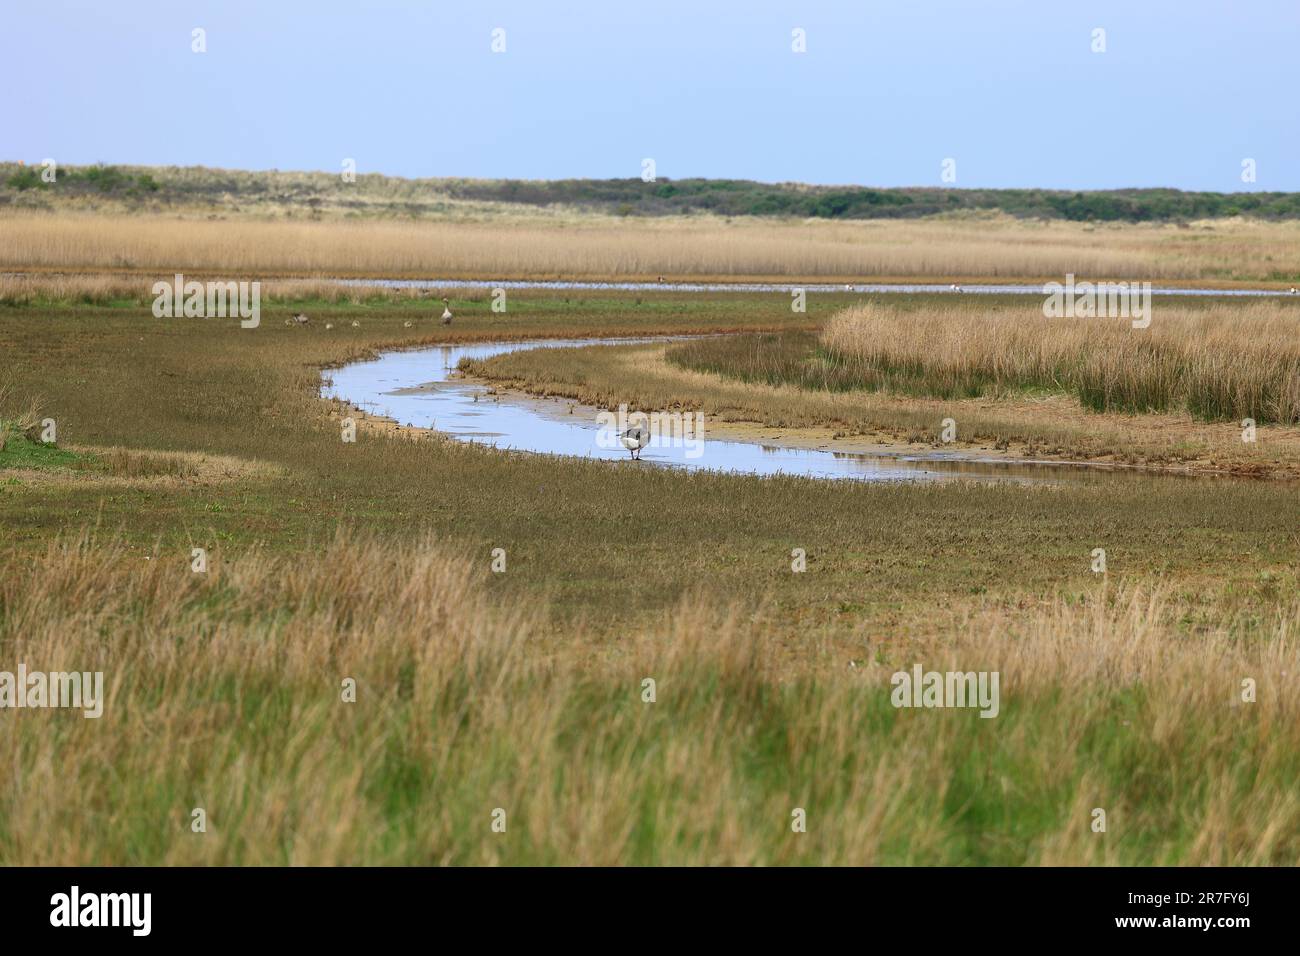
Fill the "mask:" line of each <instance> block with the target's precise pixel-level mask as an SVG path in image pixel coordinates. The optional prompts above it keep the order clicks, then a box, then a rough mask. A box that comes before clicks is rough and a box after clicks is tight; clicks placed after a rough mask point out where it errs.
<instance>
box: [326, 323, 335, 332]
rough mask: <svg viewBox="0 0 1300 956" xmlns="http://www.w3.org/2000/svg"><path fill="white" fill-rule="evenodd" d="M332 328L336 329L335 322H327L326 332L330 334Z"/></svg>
mask: <svg viewBox="0 0 1300 956" xmlns="http://www.w3.org/2000/svg"><path fill="white" fill-rule="evenodd" d="M332 328H334V323H333V322H326V323H325V331H326V332H328V331H329V330H330V329H332Z"/></svg>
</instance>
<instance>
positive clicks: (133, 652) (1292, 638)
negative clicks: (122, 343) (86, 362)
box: [0, 532, 1300, 865]
mask: <svg viewBox="0 0 1300 956" xmlns="http://www.w3.org/2000/svg"><path fill="white" fill-rule="evenodd" d="M0 566H2V567H3V573H0V609H3V610H2V611H0V654H2V656H3V662H4V666H5V667H10V668H11V667H16V665H17V663H18V662H20V661H21V662H25V663H26V664H27V665H28V667H29V668H32V669H44V670H58V669H68V670H72V669H76V670H103V671H104V672H105V683H106V687H107V688H108V693H107V698H108V699H107V703H106V705H105V708H104V716H103V717H102V718H101V719H99V720H85V719H83V718H82V717H81V716H80V715H79V714H73V713H69V712H64V711H32V710H28V711H21V712H14V711H9V712H4V713H0V720H4V721H7V722H9V723H8V727H7V729H6V732H5V733H4V734H0V761H3V763H4V766H6V767H7V768H9V772H8V773H6V775H5V776H4V779H3V781H2V782H0V857H2V858H3V859H4V860H5V861H6V862H9V863H16V864H67V865H86V864H106V863H116V864H123V863H168V864H192V863H206V864H230V863H252V864H258V863H262V864H266V863H293V864H341V863H448V862H458V863H538V862H543V863H557V862H562V863H575V862H576V863H627V862H639V863H649V862H669V863H796V862H814V861H815V862H822V863H886V862H906V863H922V862H966V863H969V862H979V861H980V860H983V861H986V862H1013V863H1017V862H1029V863H1135V862H1154V863H1181V864H1184V865H1190V864H1197V863H1219V864H1258V863H1295V862H1296V861H1297V859H1298V858H1300V840H1298V839H1297V834H1298V833H1300V802H1298V801H1297V797H1296V793H1295V790H1294V780H1295V776H1296V773H1297V770H1298V769H1300V767H1298V766H1297V765H1298V763H1300V757H1298V756H1297V755H1300V721H1297V719H1296V718H1297V716H1300V712H1298V711H1297V705H1296V699H1295V696H1294V695H1292V694H1289V693H1287V692H1286V683H1285V681H1286V678H1285V677H1284V676H1283V675H1285V674H1288V673H1290V674H1294V673H1295V668H1296V667H1297V666H1298V665H1300V659H1297V653H1296V638H1297V636H1300V605H1297V602H1296V601H1295V599H1294V598H1292V599H1290V600H1289V601H1279V602H1278V603H1277V604H1276V605H1275V606H1274V607H1272V608H1271V609H1269V610H1268V611H1267V613H1264V614H1256V615H1255V620H1254V621H1253V628H1252V633H1254V634H1255V637H1253V638H1251V639H1246V640H1243V639H1241V637H1240V636H1239V635H1240V633H1241V631H1240V630H1239V628H1240V626H1241V624H1242V622H1241V621H1240V620H1239V619H1237V618H1235V617H1233V618H1230V619H1229V618H1225V619H1223V620H1221V621H1218V622H1216V623H1215V624H1213V625H1211V626H1206V627H1203V628H1202V632H1201V633H1198V634H1195V635H1188V634H1185V633H1181V625H1180V623H1179V622H1180V619H1182V618H1183V617H1184V616H1185V608H1183V607H1182V606H1180V605H1179V603H1178V602H1177V601H1172V600H1171V599H1170V596H1169V595H1168V594H1167V593H1166V592H1163V591H1161V590H1159V589H1157V590H1155V591H1151V590H1148V589H1145V588H1140V587H1130V586H1119V587H1117V588H1116V589H1115V590H1113V591H1110V592H1108V591H1107V590H1106V589H1105V588H1101V589H1099V590H1097V591H1095V592H1093V594H1092V595H1091V596H1090V598H1089V599H1087V600H1086V601H1084V602H1082V603H1077V602H1076V603H1069V604H1066V603H1062V602H1059V601H1047V602H1040V603H1039V604H1038V605H1037V606H1035V607H1033V608H1031V609H1030V610H1028V611H1026V610H1023V609H1022V605H1023V602H1021V605H1020V606H1018V605H1017V604H1016V603H1015V602H1012V603H1011V604H993V603H990V604H985V605H973V606H971V607H969V608H968V609H967V610H965V611H959V612H958V613H955V614H954V615H953V617H952V623H951V627H952V634H951V637H950V638H949V639H946V640H943V641H936V642H935V643H934V644H930V645H927V644H916V645H908V644H906V643H896V642H890V643H889V644H882V645H881V646H880V651H879V653H878V655H877V656H876V659H875V660H874V661H867V662H863V664H862V666H860V667H858V668H847V667H845V665H844V662H843V660H842V659H836V658H835V657H834V655H833V654H831V653H830V652H829V651H828V650H827V649H826V648H819V647H805V648H802V650H801V653H800V654H798V655H797V657H796V658H793V660H794V663H791V662H792V657H791V655H790V654H789V653H788V652H787V651H786V650H785V649H781V648H778V646H777V643H776V642H774V641H772V640H771V639H770V638H769V637H768V635H767V634H766V633H765V631H764V627H763V623H762V616H761V611H760V612H759V614H758V615H757V616H756V615H755V614H754V613H753V612H746V613H745V614H744V615H741V614H738V613H737V612H736V611H735V610H734V609H727V608H722V607H717V606H714V605H711V604H710V603H708V602H707V601H704V600H702V599H699V598H694V599H689V598H688V599H687V600H685V601H684V602H683V603H682V604H681V605H680V606H678V607H677V608H676V609H675V610H674V611H673V612H672V613H669V614H667V615H665V616H664V617H663V618H662V619H656V620H648V621H646V623H645V625H644V627H643V629H642V630H640V631H639V632H633V633H629V634H628V635H626V639H625V640H622V641H620V642H617V643H616V644H609V643H605V642H590V641H586V640H584V639H583V635H582V633H578V634H575V635H571V636H569V637H567V638H566V639H565V640H564V641H562V642H557V641H555V640H553V639H547V638H545V637H543V636H542V635H543V633H544V626H543V619H544V609H540V608H539V607H538V606H537V605H536V602H529V603H527V604H522V603H521V604H518V605H513V606H511V605H503V604H502V603H501V602H500V601H497V600H494V599H493V597H492V592H493V589H492V586H491V584H492V582H491V580H490V578H491V575H489V574H487V573H486V572H485V571H484V569H483V568H482V567H481V563H478V564H473V565H471V563H470V562H468V561H466V560H464V559H462V558H461V557H460V556H459V555H457V554H456V553H455V552H452V551H448V550H446V549H445V547H443V546H441V545H440V544H439V543H438V542H437V541H435V540H432V539H425V540H421V541H414V542H408V543H402V544H394V543H392V542H386V541H383V540H380V539H375V538H363V537H355V536H352V535H350V534H348V533H346V532H344V533H341V534H340V535H339V536H338V537H337V538H336V539H335V540H333V541H329V542H326V543H324V544H323V545H322V546H320V547H318V548H308V549H307V550H306V551H304V552H301V553H296V554H289V555H277V556H272V555H269V554H267V553H265V552H261V551H257V550H254V551H249V552H244V553H242V554H238V555H234V554H232V555H229V556H227V555H223V554H221V553H220V552H215V553H214V554H213V555H212V566H211V570H210V571H209V573H208V574H207V575H198V574H193V573H191V572H190V570H189V566H188V554H172V553H159V552H156V551H155V552H154V553H152V554H148V555H146V554H142V553H140V552H139V551H132V550H130V549H128V548H126V547H124V546H123V545H122V544H120V543H118V542H115V541H113V540H102V539H97V538H96V537H94V536H93V535H87V534H83V535H82V536H81V537H79V538H76V539H72V540H65V541H62V542H57V543H52V544H51V545H50V546H49V548H48V550H47V551H46V552H45V553H44V554H43V555H41V556H38V557H37V558H36V559H35V560H31V559H30V558H28V557H24V558H21V559H19V558H15V557H13V556H7V557H5V558H3V559H0ZM485 578H486V579H488V580H484V579H485ZM913 662H921V663H923V665H924V666H925V667H926V668H928V669H940V670H943V669H948V668H950V667H951V668H957V669H962V670H999V671H1000V672H1001V673H1002V675H1003V684H1002V713H1001V714H1000V716H999V717H998V718H996V719H993V720H981V719H980V718H978V717H977V716H975V714H974V713H973V712H970V711H964V712H962V711H898V710H895V709H893V708H892V707H891V706H889V704H888V696H889V675H890V672H891V671H892V670H894V669H895V668H902V669H907V668H910V666H911V664H912V663H913ZM346 677H352V678H355V679H356V681H357V686H358V694H357V700H356V702H355V703H344V702H343V701H342V700H341V693H340V690H341V686H342V681H343V679H344V678H346ZM646 677H653V678H654V679H655V680H656V681H657V700H656V702H655V703H653V704H648V703H645V702H643V701H642V699H641V692H642V684H641V682H642V680H643V679H644V678H646ZM1244 677H1250V678H1252V679H1254V680H1256V681H1257V683H1258V701H1257V702H1256V703H1253V704H1242V703H1240V702H1239V697H1238V690H1239V686H1240V683H1241V680H1242V679H1243V678H1244ZM796 806H798V807H804V808H805V809H807V811H808V817H809V820H810V827H809V832H808V833H807V834H805V835H801V836H798V837H796V836H793V835H792V834H791V832H790V828H789V820H790V812H791V810H792V808H794V807H796ZM1095 806H1102V807H1105V808H1106V809H1107V812H1108V814H1109V815H1110V832H1109V833H1108V835H1106V836H1104V837H1103V836H1099V835H1097V834H1094V833H1092V832H1091V830H1090V828H1089V823H1090V822H1091V817H1090V812H1091V809H1092V808H1093V807H1095ZM194 807H203V808H204V809H205V811H206V812H207V815H208V819H209V829H208V832H207V833H206V834H202V835H200V834H194V833H192V832H191V830H190V828H189V824H190V819H191V818H190V811H191V809H192V808H194ZM497 807H501V808H503V809H505V810H506V813H507V820H508V828H507V832H506V833H505V834H494V833H492V832H491V830H490V826H489V825H490V822H491V814H492V811H493V810H494V809H495V808H497Z"/></svg>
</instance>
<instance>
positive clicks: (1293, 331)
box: [822, 300, 1300, 424]
mask: <svg viewBox="0 0 1300 956" xmlns="http://www.w3.org/2000/svg"><path fill="white" fill-rule="evenodd" d="M822 343H823V345H824V347H825V349H826V350H827V352H828V353H829V355H828V360H829V361H830V362H831V363H832V364H835V365H839V366H841V368H840V369H839V370H838V371H839V372H840V373H841V374H847V375H848V377H849V378H850V379H853V380H855V381H857V382H858V383H859V384H860V385H861V387H870V388H896V389H900V390H907V391H915V392H918V393H920V394H926V395H931V396H937V397H940V398H962V397H976V396H981V395H990V394H993V395H996V394H999V393H1002V394H1006V393H1012V394H1014V393H1017V392H1020V391H1022V390H1024V389H1026V388H1039V389H1051V390H1054V391H1065V392H1068V393H1072V394H1076V395H1078V396H1079V398H1080V400H1081V401H1082V402H1083V403H1084V405H1086V406H1087V407H1089V408H1092V409H1094V410H1096V411H1124V412H1148V411H1168V410H1185V411H1187V412H1189V413H1190V414H1191V415H1193V416H1195V417H1197V418H1200V419H1203V420H1207V421H1232V420H1239V419H1244V418H1248V417H1249V418H1254V419H1255V420H1256V421H1257V422H1260V423H1264V422H1268V423H1282V424H1294V423H1297V422H1300V309H1297V308H1296V307H1295V306H1294V305H1293V304H1292V303H1289V302H1271V301H1266V302H1252V303H1248V304H1236V303H1234V304H1232V305H1212V306H1210V307H1208V308H1189V307H1185V306H1180V305H1166V304H1163V303H1156V304H1155V306H1154V307H1153V316H1152V321H1151V325H1150V327H1149V328H1145V329H1135V328H1133V327H1132V325H1131V323H1130V321H1129V320H1127V319H1117V318H1116V319H1106V318H1091V319H1084V318H1045V317H1044V316H1043V313H1042V309H1041V304H1040V303H1039V302H1038V301H1037V300H1035V301H1033V302H1032V303H1030V302H1027V303H1025V304H1024V305H1022V306H1006V305H1000V306H996V307H990V306H987V305H983V304H980V303H973V302H961V301H958V302H954V303H952V304H951V305H939V306H933V307H930V308H927V309H924V310H917V311H915V312H902V311H900V310H897V309H889V308H886V307H883V306H881V305H878V304H866V305H862V306H857V307H854V308H850V309H848V310H846V311H844V312H842V313H840V314H839V315H837V316H835V318H833V319H832V320H831V321H830V322H829V323H828V325H827V327H826V330H825V332H824V333H823V335H822Z"/></svg>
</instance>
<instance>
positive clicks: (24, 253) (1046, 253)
mask: <svg viewBox="0 0 1300 956" xmlns="http://www.w3.org/2000/svg"><path fill="white" fill-rule="evenodd" d="M0 269H7V270H28V269H33V270H69V271H77V270H84V271H99V270H129V271H139V272H145V273H150V274H155V273H156V274H162V275H166V274H169V273H171V272H173V271H177V270H182V271H188V272H191V273H194V272H201V273H212V274H220V275H240V276H243V275H250V276H257V275H262V276H273V275H298V276H411V277H421V278H430V277H443V278H484V279H491V278H511V277H518V278H555V277H587V278H651V279H653V278H654V277H656V276H659V275H665V276H671V277H676V278H692V277H694V278H700V277H719V278H740V277H746V276H749V277H770V278H809V279H814V278H827V279H843V278H854V279H868V278H872V277H877V278H879V277H893V278H921V277H930V278H942V279H948V278H950V277H951V278H960V277H967V278H982V279H1008V278H1030V279H1042V278H1051V277H1058V278H1059V277H1060V276H1063V275H1064V274H1066V273H1067V272H1072V273H1075V274H1076V275H1079V276H1084V277H1091V278H1115V279H1152V280H1178V281H1186V282H1206V283H1211V282H1231V281H1248V282H1266V281H1271V282H1278V283H1281V282H1284V281H1294V278H1295V277H1296V276H1297V275H1300V224H1297V223H1263V222H1245V221H1216V222H1214V223H1204V224H1197V225H1194V226H1192V227H1190V228H1178V227H1176V226H1149V225H1107V226H1092V225H1084V224H1078V223H1062V222H1051V223H1035V222H1023V221H1017V220H1012V219H1009V218H1006V217H984V218H970V219H936V220H926V221H922V222H892V221H868V222H852V223H844V222H802V221H788V222H787V221H774V220H761V219H754V220H749V219H746V220H740V219H737V220H732V221H728V220H720V219H716V218H711V217H698V218H696V217H691V218H672V219H655V220H641V221H637V222H635V223H633V222H628V221H627V220H622V219H615V218H611V217H601V216H583V217H573V218H570V219H560V220H559V221H555V222H550V221H548V222H544V223H539V222H537V221H536V220H519V221H514V222H500V221H489V222H453V221H434V222H419V223H416V222H405V223H404V222H391V221H373V220H370V221H330V222H302V221H294V222H288V221H283V220H277V221H266V220H257V219H241V218H235V219H230V220H213V219H199V218H188V219H186V218H180V217H164V216H149V215H142V216H125V215H101V216H91V215H77V214H12V215H9V216H7V217H5V218H4V220H3V229H0Z"/></svg>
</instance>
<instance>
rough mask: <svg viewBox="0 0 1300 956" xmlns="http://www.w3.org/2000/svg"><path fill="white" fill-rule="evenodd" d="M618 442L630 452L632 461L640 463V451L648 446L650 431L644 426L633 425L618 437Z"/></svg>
mask: <svg viewBox="0 0 1300 956" xmlns="http://www.w3.org/2000/svg"><path fill="white" fill-rule="evenodd" d="M618 440H619V441H620V442H621V443H622V445H623V447H624V448H626V449H627V450H628V451H629V452H631V454H632V460H633V461H640V460H641V449H642V448H644V447H645V446H646V445H648V444H650V429H648V428H646V427H645V426H644V425H633V426H632V427H631V428H629V429H628V430H627V431H625V432H623V433H622V434H621V435H619V436H618Z"/></svg>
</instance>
